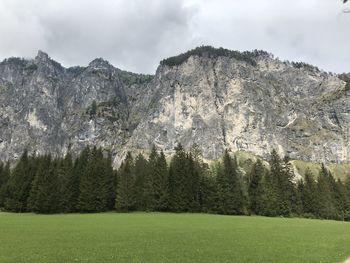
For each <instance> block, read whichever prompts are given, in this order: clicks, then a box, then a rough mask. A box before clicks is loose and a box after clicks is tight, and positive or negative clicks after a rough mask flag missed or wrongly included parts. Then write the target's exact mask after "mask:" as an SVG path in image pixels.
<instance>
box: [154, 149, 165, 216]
mask: <svg viewBox="0 0 350 263" xmlns="http://www.w3.org/2000/svg"><path fill="white" fill-rule="evenodd" d="M154 168H155V169H154V170H153V190H154V209H155V210H156V211H166V210H167V209H168V199H169V193H168V165H167V163H166V159H165V155H164V152H163V151H161V152H160V154H159V155H158V158H157V160H156V165H155V167H154Z"/></svg>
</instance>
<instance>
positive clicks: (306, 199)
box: [300, 168, 319, 216]
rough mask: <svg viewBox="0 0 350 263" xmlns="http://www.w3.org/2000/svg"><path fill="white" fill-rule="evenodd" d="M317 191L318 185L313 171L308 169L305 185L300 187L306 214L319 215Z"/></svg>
mask: <svg viewBox="0 0 350 263" xmlns="http://www.w3.org/2000/svg"><path fill="white" fill-rule="evenodd" d="M317 190H318V189H317V184H316V182H315V180H314V178H313V174H312V172H311V170H310V169H309V168H307V169H306V172H305V177H304V183H303V185H302V186H301V187H300V191H301V200H302V204H303V212H304V213H307V214H312V215H314V216H315V215H317V214H318V210H319V203H318V199H317V195H318V193H317Z"/></svg>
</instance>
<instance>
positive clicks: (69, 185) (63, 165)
mask: <svg viewBox="0 0 350 263" xmlns="http://www.w3.org/2000/svg"><path fill="white" fill-rule="evenodd" d="M73 168H74V166H73V159H72V155H71V154H70V153H68V154H67V155H66V156H65V157H64V158H63V159H61V160H59V162H58V165H57V177H58V178H57V180H58V191H59V204H58V206H59V210H60V211H61V212H74V211H75V210H76V199H77V197H78V194H79V178H77V173H74V169H73Z"/></svg>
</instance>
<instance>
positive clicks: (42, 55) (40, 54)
mask: <svg viewBox="0 0 350 263" xmlns="http://www.w3.org/2000/svg"><path fill="white" fill-rule="evenodd" d="M49 59H50V57H49V55H48V54H47V53H46V52H44V51H41V50H38V53H37V55H36V57H35V60H49Z"/></svg>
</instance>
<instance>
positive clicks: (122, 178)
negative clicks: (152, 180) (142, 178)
mask: <svg viewBox="0 0 350 263" xmlns="http://www.w3.org/2000/svg"><path fill="white" fill-rule="evenodd" d="M117 186H118V188H117V194H116V200H115V208H116V209H117V210H118V211H123V212H127V211H132V210H135V207H136V198H135V188H134V187H135V167H134V160H133V158H132V155H131V153H130V152H128V153H127V155H126V158H125V160H124V161H123V162H122V164H121V166H120V168H119V170H118V184H117Z"/></svg>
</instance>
